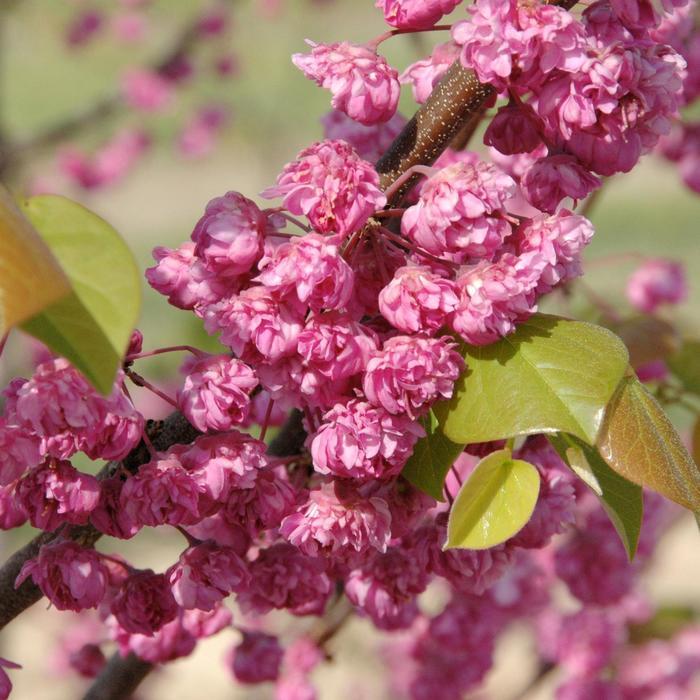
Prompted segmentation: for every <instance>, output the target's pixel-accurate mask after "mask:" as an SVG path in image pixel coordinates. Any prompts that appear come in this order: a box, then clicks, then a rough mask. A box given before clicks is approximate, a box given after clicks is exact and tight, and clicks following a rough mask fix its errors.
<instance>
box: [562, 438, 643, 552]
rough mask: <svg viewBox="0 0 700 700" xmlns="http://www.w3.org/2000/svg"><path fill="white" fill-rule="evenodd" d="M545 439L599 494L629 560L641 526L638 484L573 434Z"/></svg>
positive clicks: (641, 503) (640, 491) (640, 489)
mask: <svg viewBox="0 0 700 700" xmlns="http://www.w3.org/2000/svg"><path fill="white" fill-rule="evenodd" d="M549 441H550V442H551V443H552V445H553V446H554V448H555V449H556V451H557V452H558V453H559V456H560V457H561V458H562V459H563V460H564V461H565V462H566V463H567V464H568V465H569V466H570V467H571V469H572V471H573V472H574V473H575V474H576V475H577V476H579V477H580V478H581V479H582V480H583V481H584V482H585V483H586V485H587V486H588V487H589V488H590V489H591V490H592V491H593V492H594V493H595V494H596V495H597V496H598V498H600V501H601V504H602V506H603V508H605V511H606V512H607V514H608V517H609V518H610V520H611V522H612V524H613V525H614V526H615V529H616V530H617V533H618V535H619V536H620V539H621V540H622V544H623V545H624V547H625V550H626V551H627V556H628V557H629V558H630V561H631V560H632V559H633V557H634V555H635V552H636V551H637V544H638V543H639V533H640V532H641V529H642V516H643V514H644V500H643V498H642V488H641V486H638V485H637V484H633V483H632V482H631V481H628V480H627V479H624V478H623V477H621V476H620V475H619V474H617V473H616V472H614V471H613V470H612V469H610V467H609V466H608V465H607V464H606V463H605V461H604V460H603V458H602V457H601V456H600V455H599V454H598V453H597V452H596V450H595V448H593V447H590V446H589V445H586V444H585V443H584V442H582V441H581V440H579V439H578V438H575V437H573V435H563V434H559V435H552V436H550V438H549Z"/></svg>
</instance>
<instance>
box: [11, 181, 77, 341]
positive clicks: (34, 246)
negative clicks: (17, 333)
mask: <svg viewBox="0 0 700 700" xmlns="http://www.w3.org/2000/svg"><path fill="white" fill-rule="evenodd" d="M69 293H70V285H69V284H68V279H67V278H66V276H65V275H64V274H63V271H62V270H61V268H60V266H59V264H58V262H57V261H56V259H55V258H54V256H53V255H52V254H51V251H50V250H49V248H48V246H47V245H46V244H45V243H44V241H43V240H42V238H41V236H39V234H38V233H37V232H36V231H35V230H34V228H33V227H32V225H31V224H30V223H29V221H27V219H26V218H25V217H24V216H23V215H22V213H21V212H20V210H19V209H18V208H17V205H16V204H15V202H14V200H13V199H12V197H11V196H10V193H9V192H7V190H6V189H5V188H4V187H2V186H1V185H0V338H1V337H2V336H3V335H5V333H7V331H8V330H9V329H10V328H12V327H13V326H16V325H18V324H20V323H22V321H25V320H26V319H28V318H31V317H32V316H34V315H35V314H37V313H39V312H40V311H41V310H42V309H44V308H46V307H47V306H48V305H49V304H53V303H54V302H56V301H58V300H59V299H60V298H61V297H65V296H66V295H67V294H69Z"/></svg>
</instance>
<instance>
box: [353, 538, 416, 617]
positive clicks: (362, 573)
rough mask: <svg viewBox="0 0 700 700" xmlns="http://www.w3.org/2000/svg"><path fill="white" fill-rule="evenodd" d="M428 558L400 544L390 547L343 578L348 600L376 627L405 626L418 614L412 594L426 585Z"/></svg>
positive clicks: (414, 594) (414, 595)
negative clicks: (423, 557) (423, 558)
mask: <svg viewBox="0 0 700 700" xmlns="http://www.w3.org/2000/svg"><path fill="white" fill-rule="evenodd" d="M429 580H430V577H429V575H428V572H427V561H425V560H421V558H420V557H419V556H416V553H415V552H413V551H410V550H406V549H403V548H401V547H390V548H389V549H388V551H387V552H386V553H385V554H380V555H378V556H376V557H374V558H373V559H372V560H371V561H369V562H368V563H367V564H365V565H364V566H363V567H362V568H361V569H354V570H353V571H351V572H350V575H349V576H348V577H347V579H346V580H345V593H346V595H347V596H348V599H349V600H350V602H351V603H352V604H353V605H355V606H356V607H357V608H359V609H360V610H361V611H362V612H363V613H365V614H366V615H368V616H369V617H370V618H371V619H372V622H373V623H374V624H375V626H376V627H378V628H379V629H387V630H393V629H402V628H405V627H408V626H409V625H410V624H411V622H413V620H414V619H415V616H416V615H417V614H418V609H417V607H416V604H415V598H416V596H417V595H419V594H420V593H422V592H423V591H424V590H425V589H426V588H427V586H428V581H429Z"/></svg>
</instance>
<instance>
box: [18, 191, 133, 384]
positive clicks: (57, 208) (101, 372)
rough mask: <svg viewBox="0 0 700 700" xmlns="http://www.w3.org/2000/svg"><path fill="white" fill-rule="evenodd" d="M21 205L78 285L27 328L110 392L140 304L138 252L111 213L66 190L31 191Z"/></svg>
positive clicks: (72, 285) (64, 268) (71, 280)
mask: <svg viewBox="0 0 700 700" xmlns="http://www.w3.org/2000/svg"><path fill="white" fill-rule="evenodd" d="M22 209H23V211H24V213H25V214H26V215H27V217H28V218H29V220H30V221H31V222H32V224H33V225H34V227H35V228H36V229H37V231H38V232H39V233H40V234H41V236H42V238H43V239H44V241H45V242H46V243H47V245H48V246H49V248H50V249H51V251H52V252H53V254H54V255H55V257H56V259H57V260H58V262H59V264H60V265H61V268H62V269H63V270H64V272H65V273H66V275H67V276H68V279H69V281H70V285H71V290H72V291H71V293H70V294H69V295H68V296H67V297H65V298H64V299H61V300H60V301H58V302H56V303H54V304H52V305H51V306H50V307H48V308H47V309H45V310H44V311H42V312H41V313H39V314H38V315H36V316H34V317H32V318H31V319H29V320H28V321H27V322H25V323H24V324H23V328H24V330H26V331H27V332H28V333H30V334H31V335H33V336H35V337H36V338H38V339H39V340H41V341H42V342H44V343H46V345H48V346H49V347H50V348H51V349H52V350H53V351H55V352H57V353H59V354H60V355H63V356H64V357H66V358H68V359H69V360H70V361H71V362H72V363H73V364H74V365H75V366H76V367H77V368H78V369H79V370H80V371H81V372H83V373H84V374H85V376H86V377H87V378H88V379H89V380H90V381H91V382H92V383H93V384H94V385H95V387H96V388H97V389H99V390H100V391H102V392H103V393H108V392H109V391H110V390H111V388H112V383H113V381H114V376H115V373H116V371H117V368H118V366H119V364H120V362H121V359H122V357H123V354H124V351H125V350H126V347H127V344H128V342H129V337H130V335H131V332H132V330H133V329H134V326H135V324H136V321H137V319H138V314H139V309H140V304H141V285H140V280H139V272H138V268H137V266H136V263H135V261H134V258H133V256H132V254H131V252H130V251H129V248H128V247H127V245H126V243H125V242H124V241H123V240H122V238H121V237H120V236H119V234H118V233H117V232H116V231H115V230H114V229H113V228H112V227H111V226H110V225H109V224H108V223H107V222H106V221H104V220H103V219H101V218H100V217H99V216H97V215H96V214H93V213H92V212H90V211H88V210H87V209H85V208H84V207H82V206H80V205H79V204H76V203H75V202H71V201H70V200H68V199H65V198H64V197H58V196H53V195H43V196H40V197H32V198H30V199H28V200H25V201H24V202H23V203H22Z"/></svg>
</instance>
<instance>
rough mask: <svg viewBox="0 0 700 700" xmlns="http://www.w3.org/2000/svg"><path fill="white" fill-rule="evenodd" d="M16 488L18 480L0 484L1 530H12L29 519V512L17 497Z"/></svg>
mask: <svg viewBox="0 0 700 700" xmlns="http://www.w3.org/2000/svg"><path fill="white" fill-rule="evenodd" d="M16 488H17V487H16V482H14V483H11V484H8V485H7V486H0V530H12V529H13V528H16V527H19V526H20V525H24V523H26V522H27V520H28V519H29V513H28V512H27V510H26V508H25V507H24V506H23V505H22V504H21V503H20V502H19V499H18V498H17V495H16V493H15V489H16Z"/></svg>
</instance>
